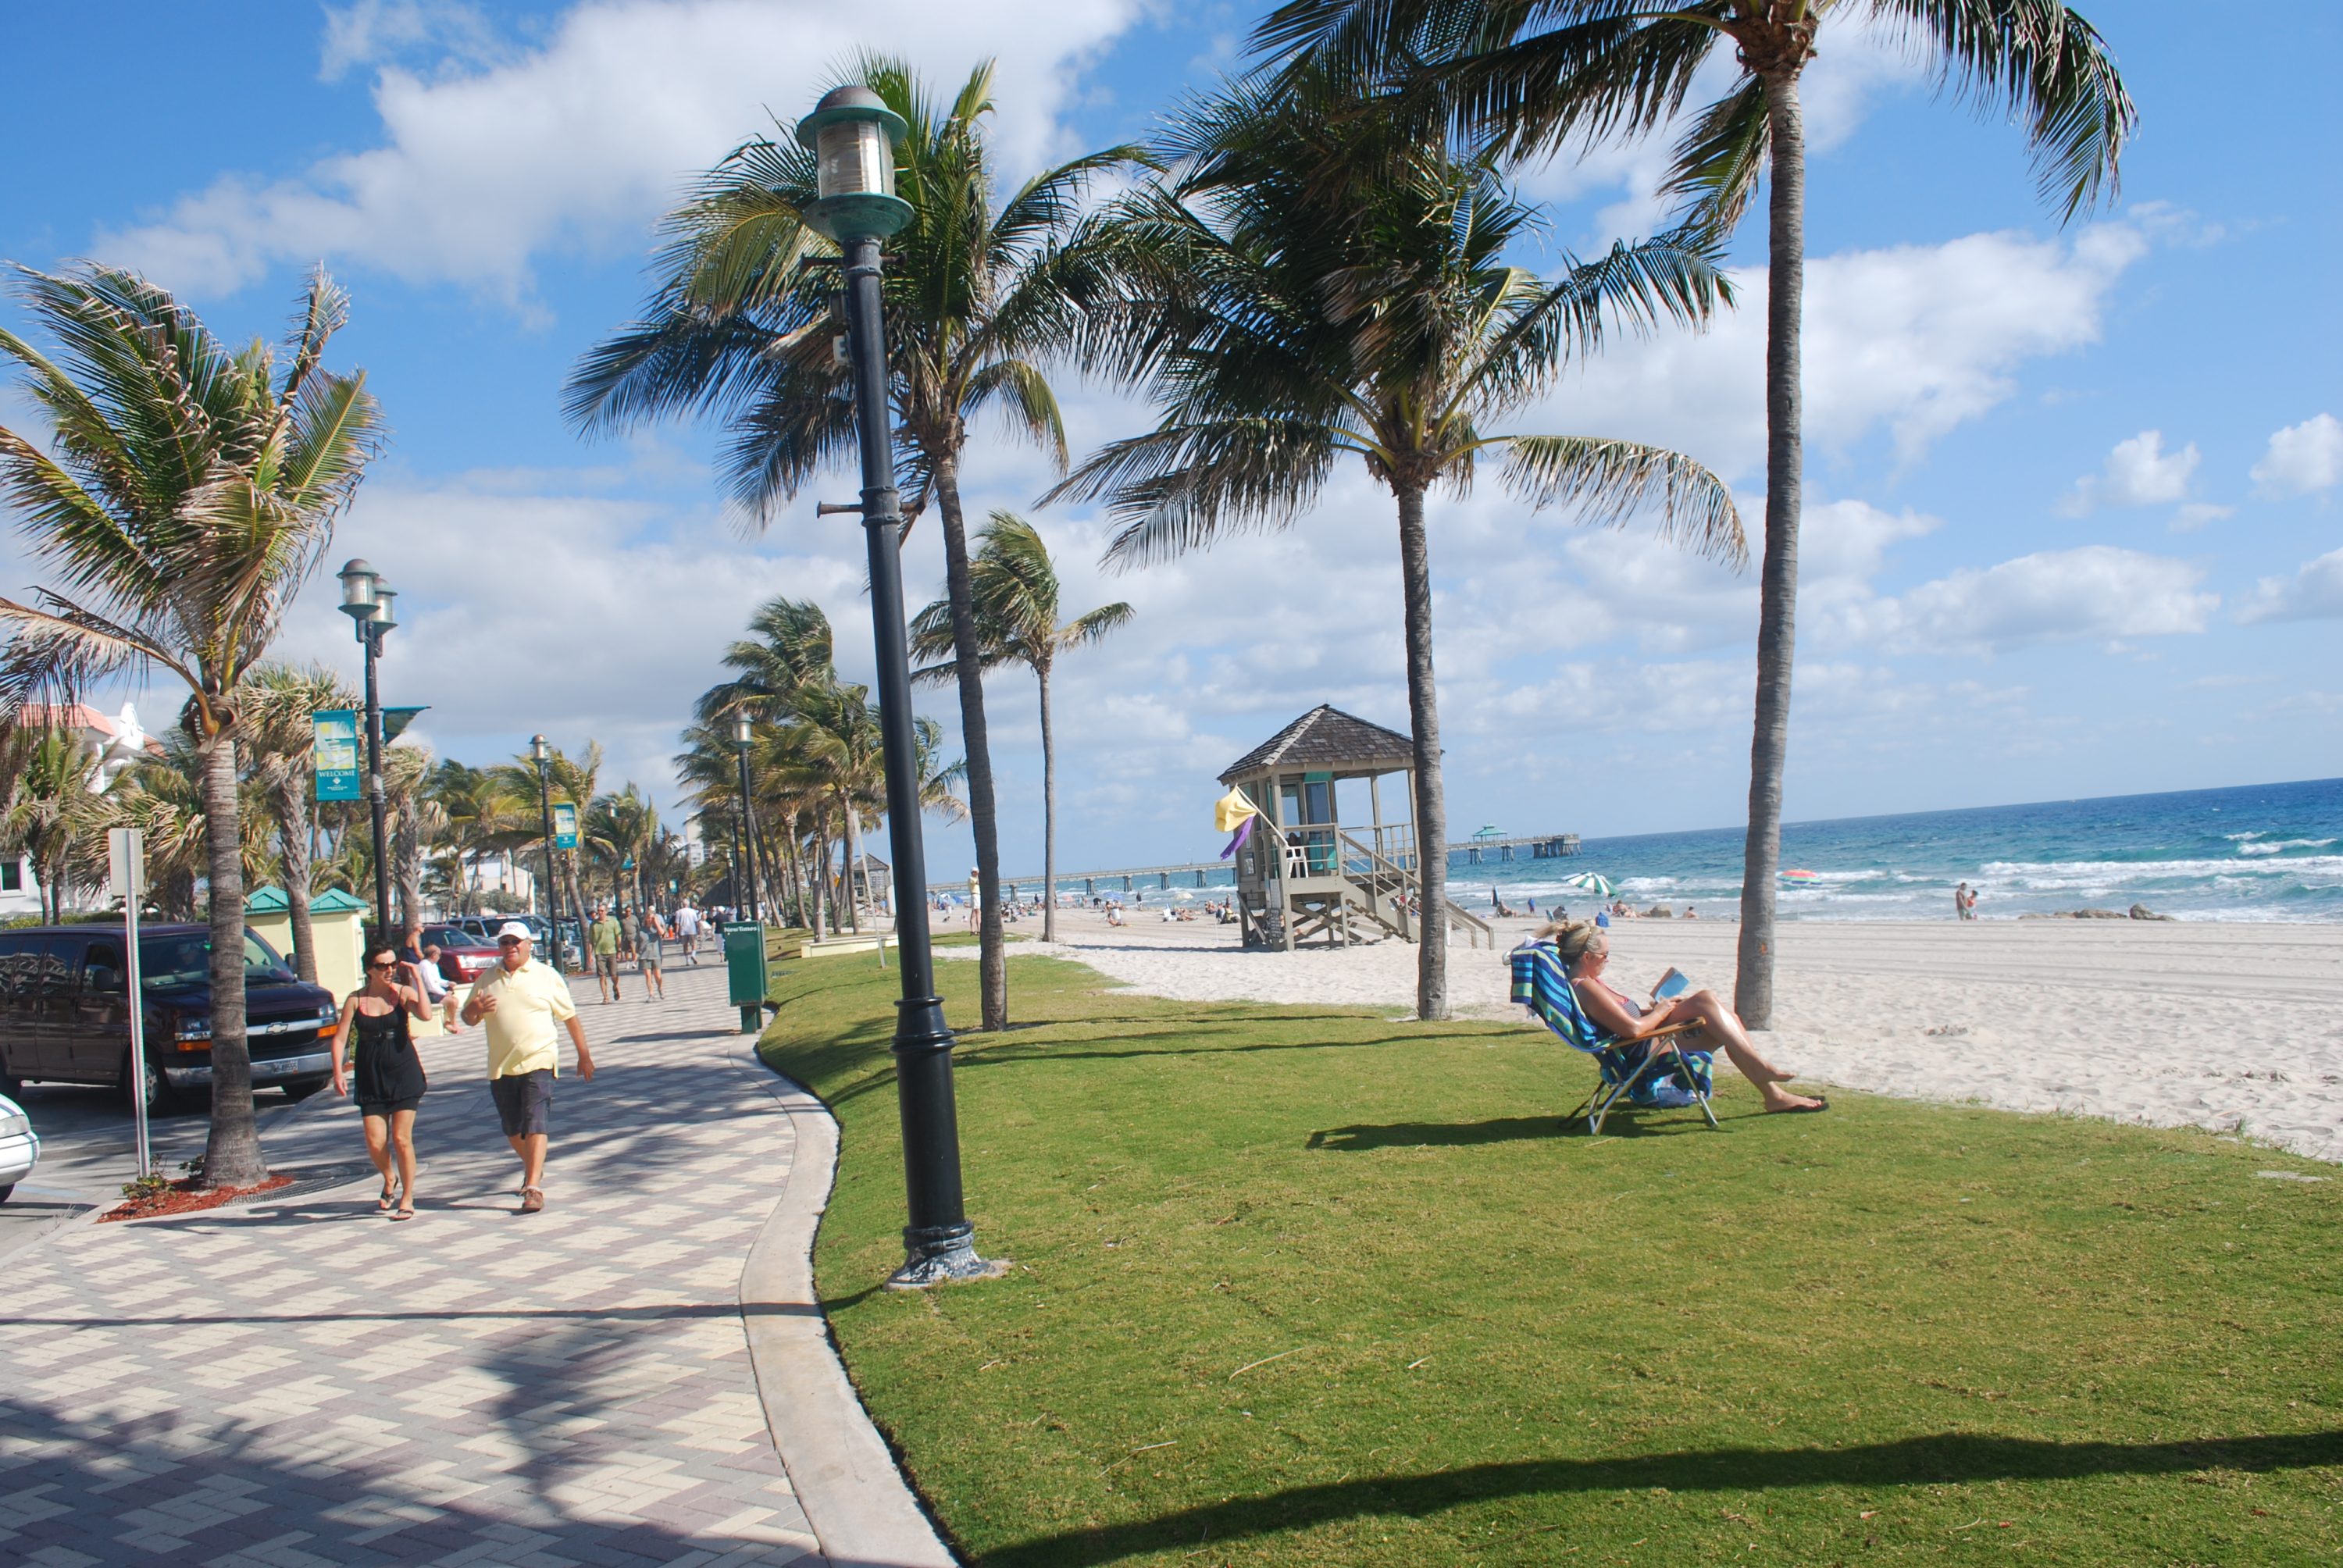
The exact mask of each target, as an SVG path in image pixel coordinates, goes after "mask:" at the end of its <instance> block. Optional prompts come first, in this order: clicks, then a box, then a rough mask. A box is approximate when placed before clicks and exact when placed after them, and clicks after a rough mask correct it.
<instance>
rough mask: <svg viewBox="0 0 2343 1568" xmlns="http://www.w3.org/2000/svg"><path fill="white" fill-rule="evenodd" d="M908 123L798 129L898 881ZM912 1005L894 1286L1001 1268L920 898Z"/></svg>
mask: <svg viewBox="0 0 2343 1568" xmlns="http://www.w3.org/2000/svg"><path fill="white" fill-rule="evenodd" d="M906 129H908V127H907V126H905V124H904V122H903V119H902V116H900V115H898V114H896V113H895V112H894V111H893V110H891V109H890V108H888V107H887V106H886V105H885V104H884V103H882V102H880V98H879V95H878V94H876V93H873V92H872V91H871V90H870V88H868V87H862V86H846V87H839V88H836V89H834V90H832V91H831V92H830V93H828V94H826V95H823V97H822V100H821V102H820V104H819V105H817V106H815V108H814V112H813V113H812V114H810V115H809V116H806V117H805V118H804V119H803V120H801V121H799V124H798V141H799V143H800V144H801V145H803V146H806V147H808V148H810V149H811V150H812V152H813V154H814V158H815V163H816V166H817V170H818V175H817V179H818V185H819V189H820V199H819V200H817V201H815V202H814V203H812V204H811V205H810V206H808V207H807V208H806V210H805V220H806V222H807V223H808V224H809V226H812V227H813V228H814V229H816V230H818V231H819V232H820V233H822V234H825V235H828V236H830V238H832V239H835V240H836V241H838V243H839V245H840V247H841V248H842V249H843V250H844V251H845V253H846V257H845V258H846V273H845V281H846V321H847V333H848V337H849V340H850V341H849V347H850V350H851V355H852V359H853V365H854V411H855V426H856V430H857V434H858V436H859V437H860V442H861V447H862V503H861V505H860V506H859V507H824V508H820V510H821V511H825V512H827V511H847V512H855V511H859V512H860V513H861V514H862V532H863V536H864V538H865V540H866V542H867V543H868V545H869V547H870V624H871V631H872V634H873V640H874V642H875V643H876V645H877V652H878V662H879V671H878V673H879V709H880V736H881V738H882V739H883V741H884V744H885V750H886V759H887V833H888V840H889V844H890V848H891V849H893V851H894V856H895V864H896V865H897V866H899V867H900V868H903V869H902V870H901V871H900V872H899V873H898V874H899V875H902V876H917V875H919V874H920V872H919V868H920V867H921V866H924V865H926V864H927V852H926V850H925V849H924V848H923V847H922V845H921V843H920V780H919V749H918V747H917V745H916V744H915V743H914V741H913V739H912V732H911V659H910V649H909V648H908V646H907V645H906V642H905V638H904V632H903V566H902V558H901V556H900V553H899V547H900V534H901V532H902V527H903V509H902V501H901V498H900V497H899V496H898V495H897V494H896V490H895V450H894V446H895V443H894V428H893V427H892V425H891V424H890V421H889V416H888V407H887V338H886V328H885V326H884V324H883V322H882V321H881V319H880V296H879V279H880V258H879V242H880V240H882V239H884V238H886V237H887V236H889V235H890V234H893V233H894V232H895V231H896V230H898V229H900V228H901V227H902V226H904V225H905V224H906V223H908V222H910V217H911V205H910V203H909V202H907V201H905V200H903V199H902V198H901V197H900V196H897V195H896V194H895V148H894V144H895V142H896V141H897V140H898V139H900V137H901V136H902V135H903V133H904V132H905V130H906ZM896 934H897V936H898V938H899V939H900V944H901V950H902V957H903V965H902V971H901V972H902V976H903V995H902V1000H900V1002H899V1003H897V1008H896V1021H895V1046H894V1050H895V1097H896V1104H897V1108H898V1110H899V1111H900V1116H901V1119H902V1124H903V1185H904V1191H905V1196H906V1197H907V1198H908V1200H909V1207H910V1223H909V1224H907V1225H905V1226H904V1227H903V1248H904V1252H905V1257H904V1261H903V1266H902V1268H901V1269H900V1270H898V1271H896V1274H895V1277H894V1279H893V1281H892V1283H894V1284H897V1285H913V1286H916V1285H931V1284H938V1283H940V1282H944V1281H946V1280H961V1279H972V1278H979V1277H981V1276H984V1275H986V1274H990V1273H994V1272H997V1271H999V1266H998V1265H996V1264H992V1263H988V1262H986V1261H984V1260H983V1259H981V1258H980V1257H978V1256H977V1252H976V1229H975V1227H974V1226H972V1225H970V1223H969V1222H968V1216H967V1214H966V1213H965V1212H964V1211H963V1209H962V1204H961V1196H960V1125H959V1120H958V1116H957V1113H956V1112H955V1111H954V1109H953V1104H952V1059H951V1052H952V1045H953V1040H952V1032H951V1030H950V1028H949V1027H948V1026H947V1025H946V1024H945V1022H944V1008H943V1000H942V999H941V998H940V997H938V996H937V995H936V986H935V958H934V955H933V954H932V953H931V952H930V950H929V947H928V908H927V904H926V903H925V901H924V900H922V901H920V902H916V903H910V902H907V903H903V904H901V905H900V906H899V907H898V909H897V911H896Z"/></svg>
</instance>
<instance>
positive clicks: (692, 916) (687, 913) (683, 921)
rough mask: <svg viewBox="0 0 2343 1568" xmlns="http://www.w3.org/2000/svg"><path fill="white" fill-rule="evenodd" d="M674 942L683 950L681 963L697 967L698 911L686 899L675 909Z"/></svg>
mask: <svg viewBox="0 0 2343 1568" xmlns="http://www.w3.org/2000/svg"><path fill="white" fill-rule="evenodd" d="M675 940H676V945H677V946H678V947H679V948H681V949H682V950H683V961H684V962H686V963H688V964H689V965H691V966H692V967H693V968H695V969H697V968H699V910H695V909H693V908H692V907H691V900H689V899H688V898H687V899H686V900H683V902H681V903H680V904H678V905H677V906H676V907H675Z"/></svg>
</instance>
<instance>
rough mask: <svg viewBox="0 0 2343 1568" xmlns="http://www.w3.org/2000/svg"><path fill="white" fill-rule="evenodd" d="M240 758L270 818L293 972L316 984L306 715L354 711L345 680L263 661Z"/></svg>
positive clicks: (248, 681) (248, 702) (251, 688)
mask: <svg viewBox="0 0 2343 1568" xmlns="http://www.w3.org/2000/svg"><path fill="white" fill-rule="evenodd" d="M244 693H245V695H244V698H243V699H242V709H243V719H244V725H245V731H246V733H245V755H246V760H247V762H248V764H249V767H250V770H251V774H252V777H253V778H254V779H256V780H257V781H258V782H259V783H260V785H261V787H262V789H264V790H265V791H266V794H267V798H268V802H269V807H270V809H271V810H272V811H273V812H274V814H275V816H276V819H277V857H278V859H279V860H280V861H281V862H282V863H283V868H284V873H285V908H286V913H287V919H288V920H289V921H290V923H291V926H292V930H293V970H294V972H295V973H296V974H297V975H299V976H300V977H301V978H302V979H303V980H307V981H308V982H309V983H310V984H311V985H315V984H317V932H316V930H314V928H313V927H312V926H311V924H310V920H309V876H310V864H309V860H310V855H309V842H310V836H311V834H312V832H313V831H314V822H313V819H312V817H311V814H310V810H309V791H310V789H311V781H312V779H314V778H315V777H316V775H315V772H314V771H313V764H314V761H315V755H314V754H315V751H316V749H317V722H316V720H315V719H314V718H313V717H312V716H313V715H315V714H317V713H318V712H320V711H323V710H325V709H337V708H340V709H347V708H353V707H356V706H357V694H356V693H354V692H352V691H351V690H350V688H349V685H348V683H347V682H346V681H345V680H343V679H342V678H341V677H340V676H338V675H337V674H335V673H334V672H333V671H332V670H330V669H328V668H326V667H325V666H324V665H322V664H311V665H307V666H295V665H289V664H264V665H260V666H258V667H256V668H255V669H254V670H253V671H252V673H251V674H250V675H248V676H246V678H245V684H244Z"/></svg>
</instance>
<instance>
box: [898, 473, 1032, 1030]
mask: <svg viewBox="0 0 2343 1568" xmlns="http://www.w3.org/2000/svg"><path fill="white" fill-rule="evenodd" d="M929 453H930V457H933V458H934V459H935V488H936V515H937V516H938V518H940V519H941V521H942V524H943V536H944V598H945V600H946V601H947V602H948V603H949V604H950V606H951V627H952V662H953V664H954V665H955V666H957V667H958V670H959V675H958V679H959V682H960V744H961V745H962V746H963V747H965V748H966V749H967V752H968V815H969V823H970V827H971V828H973V829H975V833H976V889H977V897H978V899H979V900H980V902H981V904H982V908H980V910H978V911H977V928H976V929H977V933H978V934H977V941H978V945H979V951H978V954H977V970H978V971H979V972H978V978H977V984H978V989H979V992H980V996H981V997H982V999H983V1000H982V1007H981V1014H982V1021H983V1027H984V1028H986V1029H1007V1028H1008V1027H1009V959H1008V949H1007V946H1006V944H1005V942H1004V940H1003V937H1002V932H1001V829H1000V823H999V821H998V820H997V819H996V818H995V816H994V813H993V805H992V751H991V748H990V744H989V743H988V742H987V740H986V738H985V727H984V667H983V664H982V663H981V659H982V658H983V655H982V652H981V650H980V648H978V647H977V641H976V607H975V601H974V599H973V598H972V597H971V595H970V587H969V577H968V531H967V529H966V528H963V527H962V526H961V522H960V463H959V454H958V453H957V452H952V451H949V450H938V449H937V447H935V446H930V447H929ZM895 874H896V875H897V876H898V877H917V878H921V879H924V878H925V877H926V876H927V869H926V868H925V867H921V866H901V867H898V868H897V869H896V871H895Z"/></svg>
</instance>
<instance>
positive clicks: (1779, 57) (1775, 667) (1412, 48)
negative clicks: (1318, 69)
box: [1255, 0, 2138, 1029]
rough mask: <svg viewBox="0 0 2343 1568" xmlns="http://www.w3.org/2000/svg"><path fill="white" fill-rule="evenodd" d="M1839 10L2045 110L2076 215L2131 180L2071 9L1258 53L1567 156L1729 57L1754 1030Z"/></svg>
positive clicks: (1698, 167)
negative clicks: (1743, 432)
mask: <svg viewBox="0 0 2343 1568" xmlns="http://www.w3.org/2000/svg"><path fill="white" fill-rule="evenodd" d="M1825 17H1829V18H1832V19H1833V20H1834V21H1836V20H1838V19H1842V18H1844V19H1846V20H1848V21H1850V22H1851V21H1853V20H1855V19H1856V18H1863V19H1866V20H1872V21H1876V22H1883V23H1885V24H1887V25H1890V26H1892V27H1894V28H1896V30H1898V31H1899V32H1900V33H1901V34H1902V35H1903V36H1904V38H1905V40H1906V42H1907V44H1910V45H1914V46H1916V47H1918V48H1921V49H1924V50H1926V52H1927V53H1928V54H1929V55H1932V56H1933V57H1934V59H1935V61H1936V69H1937V74H1938V78H1939V80H1940V81H1941V82H1943V83H1944V84H1945V85H1947V86H1950V87H1951V88H1953V90H1955V91H1956V93H1958V94H1960V95H1964V96H1966V97H1969V98H1972V99H1974V100H1975V101H1976V104H1977V106H1978V107H1979V108H1980V109H1981V110H1984V111H1986V112H1988V113H1991V112H1995V111H2006V112H2008V113H2011V114H2015V115H2018V116H2024V118H2025V119H2026V123H2027V136H2028V139H2029V140H2030V141H2031V142H2032V143H2033V151H2034V163H2035V169H2036V176H2037V179H2036V183H2037V186H2038V189H2039V191H2040V193H2041V195H2042V196H2043V197H2044V198H2045V199H2046V200H2048V201H2050V202H2051V203H2053V204H2054V205H2055V206H2057V207H2058V209H2059V213H2060V218H2061V221H2062V222H2063V221H2068V220H2071V219H2072V218H2073V217H2074V216H2075V215H2076V214H2077V213H2079V212H2082V211H2084V210H2086V209H2087V208H2088V207H2089V206H2092V205H2093V204H2094V203H2095V202H2096V201H2097V199H2098V197H2099V196H2100V194H2101V192H2102V191H2103V190H2106V191H2109V192H2111V191H2112V190H2113V189H2114V188H2115V185H2116V174H2117V169H2116V165H2117V158H2118V156H2120V154H2121V153H2122V150H2123V146H2124V143H2125V142H2126V141H2127V140H2128V139H2129V138H2130V136H2131V133H2132V131H2133V128H2134V126H2136V124H2137V117H2138V116H2137V111H2135V109H2134V108H2133V106H2132V101H2131V95H2130V94H2129V93H2127V91H2126V90H2125V88H2124V84H2123V77H2122V76H2121V75H2119V74H2118V73H2117V69H2116V63H2115V58H2114V56H2113V55H2110V54H2109V53H2108V51H2107V45H2106V43H2105V41H2104V40H2103V39H2102V38H2101V37H2100V36H2099V34H2098V32H2097V29H2095V28H2094V27H2093V26H2092V25H2090V24H2089V23H2088V22H2087V21H2085V20H2084V19H2083V18H2082V17H2081V16H2080V15H2077V13H2076V12H2075V11H2074V9H2073V8H2072V7H2070V6H2067V5H2062V4H2059V3H2058V0H1682V3H1678V0H1535V3H1534V4H1532V3H1528V0H1289V3H1288V4H1286V5H1282V6H1281V7H1279V8H1278V9H1277V10H1276V11H1274V12H1272V14H1271V15H1270V16H1269V17H1268V19H1267V20H1266V21H1264V22H1263V23H1262V25H1261V27H1260V29H1259V31H1258V33H1257V34H1256V35H1255V41H1256V43H1257V45H1259V46H1261V47H1262V48H1264V49H1267V50H1271V51H1277V52H1287V53H1302V54H1306V55H1310V56H1312V59H1313V64H1314V65H1318V66H1328V65H1331V66H1332V68H1334V69H1337V70H1345V71H1352V72H1358V73H1363V74H1366V75H1383V76H1384V77H1386V78H1387V79H1388V78H1390V77H1393V76H1397V77H1400V78H1403V79H1406V78H1413V80H1415V81H1417V82H1422V81H1424V80H1426V79H1430V80H1433V81H1436V82H1437V83H1438V85H1439V88H1440V90H1441V92H1443V94H1444V95H1448V99H1449V101H1450V102H1451V103H1453V106H1455V108H1456V111H1457V113H1458V114H1459V116H1461V117H1462V118H1463V120H1464V121H1465V122H1466V123H1467V124H1468V125H1471V126H1478V127H1484V128H1487V129H1489V130H1493V131H1494V132H1496V133H1498V134H1500V135H1501V136H1503V138H1504V140H1505V143H1506V145H1507V148H1508V150H1509V151H1511V152H1513V153H1518V154H1538V153H1552V152H1556V151H1560V150H1562V149H1563V148H1564V147H1565V146H1568V145H1570V144H1571V142H1572V140H1573V138H1574V137H1578V136H1606V135H1613V134H1618V135H1627V136H1640V135H1644V134H1647V133H1649V132H1651V131H1653V130H1654V129H1655V128H1657V127H1658V126H1662V125H1664V124H1666V123H1668V122H1671V121H1673V120H1674V119H1675V117H1676V116H1678V115H1679V114H1680V113H1681V112H1682V111H1683V109H1684V102H1685V99H1686V98H1687V97H1688V96H1689V95H1690V94H1691V91H1692V87H1693V83H1694V78H1695V76H1696V75H1697V74H1698V73H1699V72H1700V70H1701V69H1702V67H1703V66H1704V65H1706V64H1707V63H1708V61H1709V60H1710V58H1711V57H1712V56H1713V55H1715V54H1716V53H1717V52H1718V50H1719V49H1720V48H1721V47H1722V46H1723V45H1731V46H1732V59H1733V63H1734V66H1735V74H1734V76H1733V80H1732V85H1731V86H1730V87H1729V89H1728V90H1727V91H1726V92H1725V95H1724V96H1722V97H1720V98H1718V99H1717V100H1716V101H1715V102H1714V103H1712V104H1710V105H1708V106H1706V107H1704V108H1703V109H1702V110H1701V111H1700V112H1699V113H1698V114H1696V115H1694V116H1693V118H1692V119H1691V121H1690V122H1689V124H1688V126H1687V128H1686V129H1685V130H1684V133H1683V135H1682V136H1681V137H1680V139H1679V140H1678V141H1677V143H1676V145H1675V147H1674V162H1673V164H1672V166H1671V167H1670V169H1669V174H1668V178H1667V181H1666V184H1665V185H1664V187H1663V188H1664V194H1669V195H1673V196H1677V197H1679V198H1681V199H1682V200H1683V201H1684V203H1685V206H1686V208H1687V213H1688V216H1689V218H1690V220H1691V221H1692V222H1694V223H1695V224H1697V225H1699V226H1702V227H1704V228H1705V229H1707V230H1709V231H1710V232H1712V233H1715V234H1717V235H1718V236H1722V235H1723V234H1724V233H1725V231H1727V230H1729V229H1730V228H1732V227H1733V226H1735V224H1737V223H1738V222H1739V220H1740V217H1741V215H1742V214H1743V212H1744V211H1745V210H1746V208H1747V206H1748V205H1749V201H1750V197H1751V196H1752V195H1753V194H1754V193H1755V189H1756V186H1757V182H1758V180H1759V178H1760V177H1761V176H1765V175H1768V174H1770V175H1771V176H1772V187H1771V211H1770V212H1769V213H1768V214H1767V219H1768V227H1767V236H1766V240H1767V270H1766V311H1765V565H1764V567H1763V568H1762V574H1761V578H1760V586H1759V590H1758V591H1759V599H1758V607H1759V608H1758V621H1757V704H1756V719H1755V730H1754V733H1753V736H1752V739H1751V741H1750V747H1749V830H1748V838H1747V841H1746V843H1745V848H1744V851H1743V861H1742V879H1741V930H1740V954H1739V966H1738V968H1739V973H1738V976H1737V978H1736V980H1735V986H1734V1006H1735V1009H1736V1010H1738V1011H1739V1012H1740V1014H1741V1017H1742V1020H1743V1021H1744V1022H1745V1023H1747V1024H1748V1025H1749V1027H1750V1028H1752V1029H1764V1028H1766V1027H1767V1026H1768V1024H1769V1022H1770V1020H1771V1019H1772V1017H1773V1010H1774V893H1775V880H1776V874H1777V872H1778V870H1779V868H1780V864H1781V849H1782V774H1783V769H1784V767H1785V762H1786V760H1787V758H1788V751H1789V729H1790V666H1791V658H1792V653H1793V649H1794V647H1795V640H1796V638H1795V615H1796V608H1797V589H1798V516H1799V508H1800V505H1801V478H1802V469H1803V462H1804V457H1803V443H1802V437H1801V434H1800V420H1801V417H1802V390H1801V382H1800V377H1799V362H1798V351H1799V338H1800V332H1801V320H1802V314H1803V310H1804V300H1805V247H1806V235H1805V222H1806V217H1805V213H1806V143H1805V109H1804V108H1803V106H1801V104H1800V102H1799V83H1800V79H1801V77H1802V75H1804V73H1805V68H1806V62H1807V61H1809V60H1811V59H1813V58H1814V57H1815V37H1816V35H1817V34H1818V33H1819V31H1820V29H1821V27H1822V24H1823V21H1824V19H1825Z"/></svg>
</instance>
